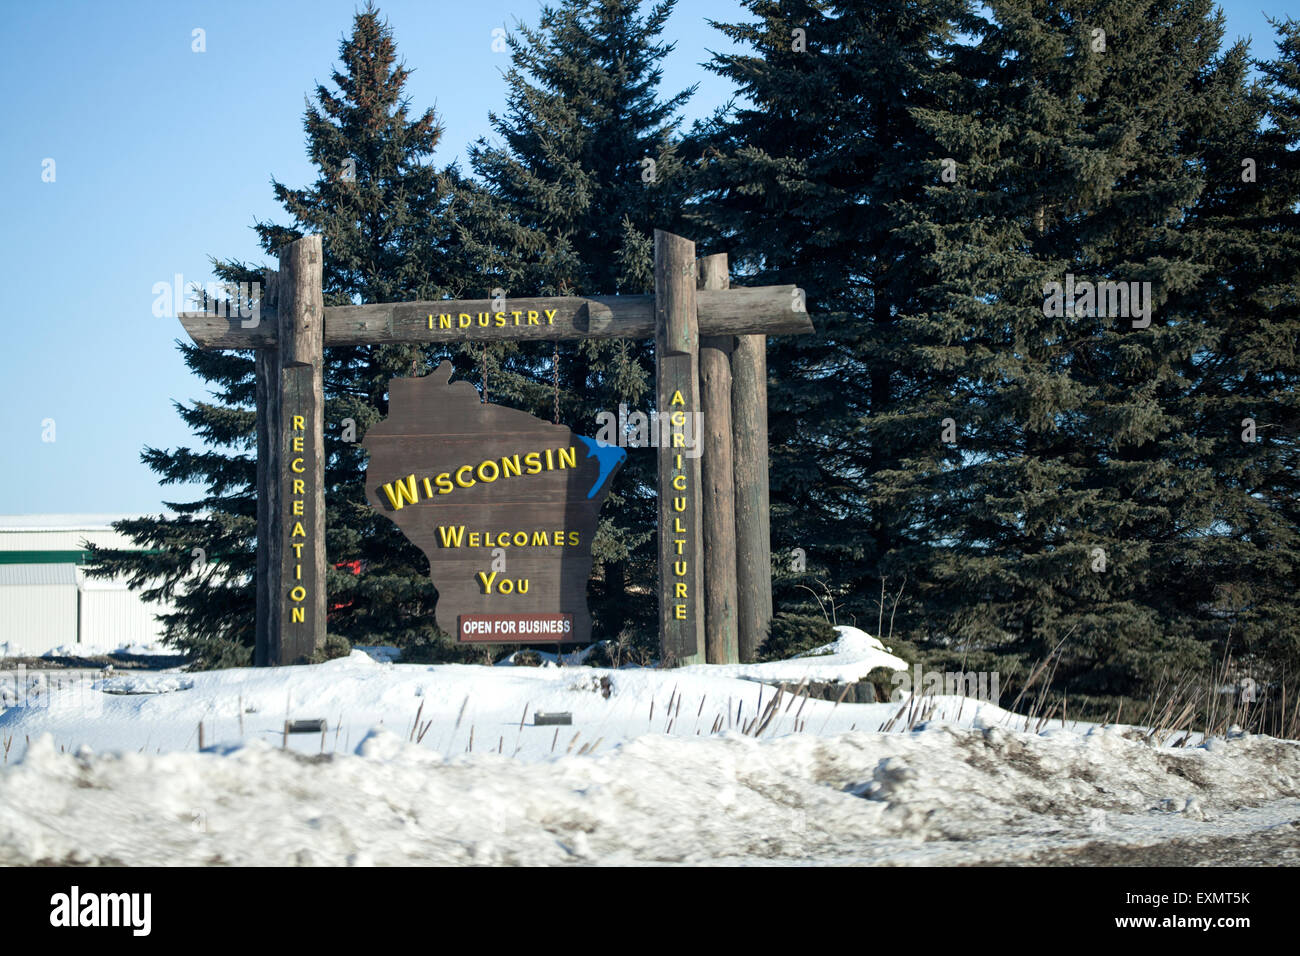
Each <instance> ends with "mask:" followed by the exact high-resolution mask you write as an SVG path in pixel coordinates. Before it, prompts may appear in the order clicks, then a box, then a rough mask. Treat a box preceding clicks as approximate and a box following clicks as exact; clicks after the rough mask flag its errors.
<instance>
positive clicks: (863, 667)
mask: <svg viewBox="0 0 1300 956" xmlns="http://www.w3.org/2000/svg"><path fill="white" fill-rule="evenodd" d="M835 630H836V631H837V632H838V633H839V635H840V636H839V637H838V638H837V639H836V640H834V641H832V642H831V643H830V644H823V645H822V646H821V647H817V648H814V649H813V650H811V651H807V652H805V653H803V654H799V655H798V656H796V657H792V658H790V659H789V660H784V661H770V662H768V663H765V664H701V665H698V666H695V667H683V668H681V669H680V671H681V672H685V673H694V674H713V675H715V676H718V677H743V678H748V679H749V680H775V681H790V682H793V683H796V684H797V683H798V682H799V681H801V680H804V679H805V678H807V679H808V680H810V681H827V682H829V681H856V680H861V679H862V678H864V677H866V676H867V675H868V674H869V673H871V671H873V670H874V669H875V668H877V667H888V668H889V669H890V670H896V671H905V670H907V662H906V661H904V660H903V659H901V658H898V657H895V656H894V655H893V654H891V653H889V650H888V649H887V648H886V647H885V645H884V644H882V643H881V642H880V641H879V640H878V639H876V638H874V637H872V636H871V635H870V634H868V633H867V632H866V631H860V630H858V629H857V628H856V627H849V626H848V625H845V624H840V625H837V626H836V628H835Z"/></svg>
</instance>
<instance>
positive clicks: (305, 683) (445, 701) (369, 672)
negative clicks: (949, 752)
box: [0, 635, 1012, 760]
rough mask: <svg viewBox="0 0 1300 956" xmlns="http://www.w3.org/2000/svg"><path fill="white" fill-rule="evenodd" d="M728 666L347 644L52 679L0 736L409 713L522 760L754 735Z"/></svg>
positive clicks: (850, 723) (166, 737) (125, 738)
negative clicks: (386, 658) (649, 737)
mask: <svg viewBox="0 0 1300 956" xmlns="http://www.w3.org/2000/svg"><path fill="white" fill-rule="evenodd" d="M852 638H853V635H850V636H849V642H850V646H851V642H852ZM843 641H844V639H841V642H843ZM832 646H835V645H832ZM847 653H855V652H847ZM833 656H834V657H836V658H838V657H840V656H841V654H840V653H837V654H835V655H833ZM808 660H811V661H818V660H822V658H809V659H808ZM759 666H765V665H759ZM862 666H865V665H864V664H862V663H858V664H855V665H847V664H843V663H840V664H836V663H832V664H830V665H827V668H828V669H827V671H825V672H822V671H819V670H816V669H814V670H813V673H814V674H817V673H829V672H831V671H833V670H835V669H837V668H849V667H856V668H861V667H862ZM729 671H730V668H726V667H716V668H715V667H707V668H680V669H677V670H658V669H652V668H626V669H620V670H610V669H602V668H593V667H557V666H548V667H505V668H503V667H485V666H479V665H466V664H440V665H424V664H394V663H385V662H381V661H377V660H375V658H374V657H372V656H371V655H370V654H368V653H366V652H363V651H358V650H354V651H353V652H352V654H351V655H350V656H348V657H345V658H339V659H337V660H333V661H329V662H326V663H324V664H316V665H310V666H300V667H275V668H232V669H230V670H223V671H200V672H195V673H186V674H182V673H178V672H167V671H164V672H149V673H139V672H123V673H120V674H116V675H114V676H112V677H108V678H105V679H100V680H94V681H80V682H76V683H73V684H67V683H60V684H58V685H57V686H50V687H48V688H47V689H46V690H45V692H44V693H43V694H42V695H40V696H39V697H36V698H35V699H28V700H25V701H24V700H21V699H17V695H16V693H10V694H7V695H5V696H4V698H3V699H4V700H6V701H9V702H10V703H11V704H13V706H11V708H10V709H9V710H7V711H4V712H3V713H0V736H12V737H13V738H14V739H15V741H16V742H15V743H14V744H13V750H12V752H11V753H10V755H9V758H10V760H13V759H15V758H16V757H18V756H21V753H22V749H23V747H25V741H26V739H27V738H29V737H30V738H31V739H32V740H35V739H36V738H37V737H38V736H40V735H41V734H43V733H49V734H52V735H53V738H54V741H55V744H56V746H58V747H62V748H64V749H65V750H67V751H69V752H71V751H75V750H76V749H77V748H79V747H81V746H83V745H86V746H90V747H93V748H94V749H95V750H97V751H104V750H132V751H139V750H141V749H142V748H143V749H144V751H145V752H152V753H163V752H166V751H169V750H193V749H195V748H196V747H197V745H198V741H199V731H198V727H199V724H200V723H202V724H203V740H204V743H205V744H214V743H220V744H239V743H245V742H248V741H251V740H262V741H266V742H268V743H272V744H275V745H280V744H282V743H283V731H284V723H285V721H286V720H289V719H323V720H325V721H326V723H327V734H326V737H325V739H324V741H322V740H321V738H320V736H319V735H316V736H314V737H311V738H307V737H295V738H292V739H291V740H290V746H291V747H293V748H294V749H297V750H299V751H301V752H303V753H315V754H318V753H321V752H322V750H323V751H324V752H325V753H334V752H336V751H347V750H350V749H351V748H352V747H354V746H355V745H356V742H357V741H358V740H360V738H361V737H362V736H363V735H364V734H365V733H366V732H368V731H369V730H370V729H371V728H372V727H375V726H384V727H387V728H388V729H390V730H392V731H394V732H397V733H400V734H401V735H402V736H409V735H410V733H411V731H412V730H413V729H414V727H415V722H416V719H417V716H418V719H419V723H420V731H419V733H422V734H423V738H422V739H423V742H424V744H425V745H426V746H427V747H431V748H435V749H437V750H440V751H442V752H447V753H456V752H460V751H463V750H467V749H469V748H470V744H471V736H472V737H473V740H472V743H473V746H474V749H475V750H478V751H482V750H485V749H491V750H498V749H499V750H501V752H502V753H504V754H505V755H506V756H516V755H517V756H519V757H520V758H521V759H529V760H535V759H542V758H545V757H548V756H550V755H551V753H552V752H560V753H563V752H564V751H565V749H566V746H570V745H571V746H572V748H573V749H574V750H577V749H581V748H582V747H583V746H587V747H588V748H589V752H593V753H594V752H597V751H601V750H609V749H611V748H613V747H615V746H616V745H617V744H619V743H620V742H623V741H627V740H631V739H633V738H634V737H637V736H640V735H641V734H646V733H665V734H669V735H672V736H679V737H694V736H697V735H701V736H707V735H709V734H710V733H711V732H713V731H714V730H715V729H716V730H719V731H725V730H744V729H746V727H749V728H750V729H751V730H756V729H757V728H756V727H755V726H754V725H756V724H757V721H758V719H760V718H762V717H763V716H765V711H766V709H767V707H768V705H769V704H770V703H771V701H772V699H773V697H774V696H775V695H776V694H777V689H776V688H774V687H770V686H768V685H766V684H757V683H754V682H753V681H752V680H742V679H739V678H738V677H736V676H729ZM842 672H844V673H848V672H849V671H848V670H843V671H842ZM800 673H806V671H801V672H800ZM2 676H3V675H0V677H2ZM787 679H791V680H792V679H793V676H792V675H790V676H788V677H787ZM926 704H927V708H932V712H931V713H928V714H927V715H926V716H930V717H937V718H944V719H952V720H956V721H959V722H961V723H962V724H964V725H966V726H970V725H971V724H972V722H973V721H975V720H976V719H985V720H988V721H990V722H997V721H1000V720H1011V719H1012V718H1011V716H1010V715H1009V714H1007V713H1006V712H1005V711H1003V710H1001V709H999V708H997V707H995V706H993V705H992V704H988V703H980V702H977V701H974V700H966V699H964V698H960V697H936V698H930V699H927V701H926ZM539 710H540V711H565V712H569V713H571V714H572V715H573V724H572V727H571V728H570V727H563V728H561V729H560V731H559V732H558V736H557V730H556V728H555V727H554V726H542V727H534V726H533V714H534V713H535V712H536V711H539ZM899 711H900V707H899V705H898V704H893V703H887V704H847V703H846V704H840V705H838V706H836V704H835V703H834V702H833V701H825V700H808V699H798V700H796V699H795V698H794V697H793V696H792V695H790V694H786V695H785V696H784V698H783V700H782V703H781V705H780V706H779V707H778V708H777V710H776V711H775V712H774V713H773V714H772V715H771V719H770V721H769V722H768V724H767V726H766V728H765V729H764V736H767V737H774V736H778V735H780V734H787V733H791V732H793V731H795V730H796V729H799V730H802V731H805V732H808V733H815V734H827V733H829V734H834V733H841V732H844V731H848V730H875V729H878V728H880V727H882V726H885V725H886V724H889V723H890V722H891V720H892V721H893V726H894V729H903V728H904V727H905V726H906V724H907V722H908V721H907V720H901V721H900V720H899V719H898V714H899ZM1008 725H1009V726H1010V725H1011V724H1008Z"/></svg>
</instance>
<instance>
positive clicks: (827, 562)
mask: <svg viewBox="0 0 1300 956" xmlns="http://www.w3.org/2000/svg"><path fill="white" fill-rule="evenodd" d="M745 6H746V7H747V9H748V11H749V12H750V13H751V14H752V15H753V17H754V18H755V19H753V20H750V21H748V22H741V23H731V24H715V26H717V27H718V28H719V29H720V30H722V32H723V33H724V34H725V35H726V36H728V37H729V38H731V39H732V40H734V41H738V42H739V43H741V44H742V45H743V52H739V53H735V54H727V55H720V56H717V57H715V58H714V60H713V62H712V63H711V64H710V68H711V69H712V70H714V71H715V72H717V73H719V74H721V75H722V76H725V77H728V78H730V79H731V80H732V81H733V82H735V83H736V85H737V87H738V92H739V96H740V99H739V102H738V104H737V105H734V106H733V107H732V108H730V109H727V110H724V111H722V112H720V113H719V115H718V116H716V117H714V119H713V120H712V121H711V122H709V123H706V124H703V125H702V126H701V127H700V128H699V129H698V130H697V131H696V132H697V136H696V138H695V142H696V150H697V156H698V162H699V164H700V172H699V176H698V182H699V188H700V190H701V192H702V198H701V202H700V204H699V207H698V210H697V212H696V217H697V218H696V222H697V223H698V226H697V228H696V231H697V232H707V233H708V234H709V235H710V237H711V241H713V242H715V243H716V244H717V247H718V248H719V249H725V250H727V251H729V252H730V253H731V254H732V263H733V269H734V270H735V271H736V272H737V273H738V274H739V275H738V278H737V281H738V282H740V283H744V284H783V283H795V284H797V285H799V286H800V287H801V288H803V289H804V290H805V291H806V293H807V300H808V301H807V307H808V311H809V312H810V314H811V315H812V317H813V319H814V322H815V324H816V328H817V334H816V335H815V336H806V337H804V336H800V337H787V338H774V339H771V340H769V342H768V372H769V378H770V386H769V389H768V409H769V423H770V445H771V495H772V510H773V514H772V542H773V552H774V554H775V555H776V562H775V563H776V572H777V574H778V587H777V590H776V600H777V607H778V611H780V610H781V609H784V610H786V611H796V610H798V609H800V607H801V606H804V605H811V606H812V607H814V608H815V607H816V604H813V603H812V600H811V598H810V596H809V594H808V589H812V590H813V591H814V592H816V591H821V590H822V589H823V587H825V588H826V589H829V592H830V593H829V595H827V594H825V593H823V594H821V595H819V597H820V598H822V599H825V598H826V597H830V599H831V600H833V601H834V602H835V603H836V604H837V605H840V606H841V610H839V611H838V612H837V615H836V616H837V618H838V619H839V620H840V621H841V622H845V623H847V622H848V621H850V620H855V621H856V622H857V623H858V624H860V625H863V626H868V627H869V629H870V630H872V631H874V630H876V627H877V623H878V621H880V619H881V617H882V614H881V609H880V607H879V606H878V603H879V601H880V589H881V586H882V584H883V585H885V586H886V590H887V591H888V593H889V594H890V595H891V597H890V598H889V599H887V600H886V601H885V602H884V603H885V604H886V605H887V606H886V607H885V609H884V614H883V617H884V618H885V619H888V618H889V617H890V612H891V610H892V609H893V602H894V599H896V598H897V597H898V595H899V592H900V591H902V592H903V594H904V599H901V600H900V601H899V604H898V608H899V612H900V613H899V615H898V616H897V619H896V623H897V625H898V626H899V628H900V629H902V628H905V627H908V626H915V622H917V621H919V620H920V619H922V617H923V615H922V614H921V613H920V610H921V609H920V608H919V607H918V605H917V604H916V602H915V600H914V597H913V595H912V594H909V593H908V589H909V588H911V589H912V591H913V592H914V590H915V581H914V580H913V581H912V582H911V583H910V584H909V581H908V578H909V575H911V576H912V577H914V568H915V567H916V566H917V565H918V564H922V563H924V560H925V559H924V555H925V554H926V553H928V551H929V550H930V549H931V542H930V540H929V538H928V535H927V530H926V529H927V520H928V519H927V515H928V513H929V511H930V509H931V508H932V507H933V506H934V502H932V501H929V500H926V499H925V497H924V496H923V495H919V494H917V490H916V489H917V487H918V484H919V482H920V481H921V478H922V476H924V475H926V474H929V473H932V472H933V471H934V470H935V469H937V468H938V467H939V463H940V462H941V461H942V460H943V459H944V458H945V457H948V456H949V455H950V454H951V452H950V450H949V449H948V447H947V446H945V445H944V444H943V443H942V442H940V440H939V439H940V429H941V427H942V426H941V424H940V418H941V415H942V414H943V413H946V412H944V410H945V409H948V408H949V407H950V406H948V405H947V404H946V403H945V404H944V405H943V406H942V408H941V407H940V406H939V405H938V404H937V402H938V398H937V396H947V395H948V394H950V393H951V390H952V388H953V378H952V376H951V374H949V373H947V372H945V370H944V366H943V364H942V362H940V361H931V360H929V358H928V357H922V356H921V355H920V353H919V352H918V350H917V345H918V343H917V342H916V341H915V340H914V339H913V338H912V337H911V336H910V335H909V334H908V332H907V329H906V327H905V325H904V320H905V318H906V317H907V316H908V315H910V314H913V313H916V312H918V311H921V310H923V309H925V308H927V304H926V299H925V296H926V294H927V291H926V290H927V283H926V282H925V281H923V280H922V279H921V278H920V277H919V274H918V271H917V270H918V267H919V265H920V259H919V257H918V256H917V255H916V253H915V250H916V248H917V243H918V239H917V237H916V236H914V235H912V234H911V233H909V231H908V229H909V226H910V225H911V222H912V219H913V218H914V217H913V214H912V212H911V207H912V206H913V205H914V204H916V203H917V202H920V201H922V200H923V199H924V196H925V193H926V187H927V184H928V183H930V182H932V181H934V180H935V179H936V178H937V175H938V173H939V167H938V164H937V163H936V162H934V161H933V160H932V157H933V156H934V154H935V148H934V146H933V142H932V137H931V135H930V134H929V133H928V132H927V131H926V130H925V129H923V128H922V127H921V126H920V125H919V124H918V123H917V122H916V121H915V120H914V118H913V116H912V111H913V110H914V109H918V108H921V107H924V106H926V105H927V104H931V103H933V102H934V100H935V97H936V96H937V95H938V92H939V91H940V90H942V89H943V88H944V86H945V85H946V83H947V82H948V81H947V80H946V74H947V72H948V71H949V70H950V69H951V66H950V64H949V57H950V52H949V49H948V48H949V46H950V44H951V38H952V35H953V33H954V31H955V29H956V28H957V26H959V25H961V24H962V23H963V21H964V19H965V18H967V17H968V16H969V14H968V12H967V10H966V7H965V5H964V4H963V3H961V2H960V0H953V2H948V0H936V2H930V3H923V4H917V3H912V2H903V0H899V2H893V0H886V2H882V3H875V4H869V5H868V4H861V3H833V2H806V0H749V2H747V3H746V4H745ZM923 358H924V360H922V359H923ZM794 549H800V550H801V551H802V552H804V554H805V555H806V560H807V573H800V572H798V570H797V568H796V569H795V571H794V572H791V570H790V569H791V561H790V559H789V557H788V555H790V554H791V552H793V550H794ZM907 621H912V622H913V624H912V625H908V624H907V623H906V622H907Z"/></svg>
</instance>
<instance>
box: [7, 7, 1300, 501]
mask: <svg viewBox="0 0 1300 956" xmlns="http://www.w3.org/2000/svg"><path fill="white" fill-rule="evenodd" d="M1270 5H1271V7H1272V9H1270V10H1269V12H1270V13H1273V14H1274V15H1282V14H1285V13H1291V14H1292V15H1296V14H1297V13H1300V10H1296V9H1294V6H1295V4H1294V0H1292V2H1286V3H1283V2H1280V0H1272V3H1271V4H1270ZM358 6H359V4H358V3H354V2H353V0H342V2H340V0H263V2H258V3H253V2H248V0H226V2H220V3H197V2H162V0H159V2H139V0H133V2H123V3H103V2H90V0H88V2H79V3H74V2H46V3H16V2H13V0H5V2H4V4H3V21H2V22H3V23H4V27H3V30H2V31H0V91H3V94H2V95H3V99H2V100H0V103H3V106H2V107H0V109H3V124H2V127H0V128H2V130H3V132H2V134H0V135H3V144H4V148H3V150H0V223H2V225H0V283H2V284H3V289H4V290H5V295H4V302H5V309H6V312H7V313H8V314H7V316H6V317H5V319H4V320H3V324H2V326H0V327H3V329H4V334H5V339H4V344H3V346H2V347H0V389H3V392H2V394H3V405H2V409H3V410H2V411H0V447H3V448H4V450H5V458H4V467H0V513H4V514H15V513H17V514H21V513H34V512H156V511H158V510H160V509H161V507H162V501H163V500H190V499H192V498H195V497H198V491H197V489H184V488H181V489H178V488H176V487H169V488H166V489H163V488H160V486H159V485H158V484H157V481H156V479H155V476H154V474H153V473H152V472H151V471H149V469H147V468H146V467H145V466H144V465H143V464H141V463H140V450H141V449H142V448H143V447H144V446H145V445H153V446H156V447H163V448H167V447H175V446H177V445H182V444H193V439H192V436H191V435H190V433H189V432H188V430H187V429H186V428H185V427H184V425H183V424H182V423H181V421H180V419H179V418H178V417H177V415H176V413H175V411H174V409H173V408H172V402H173V401H182V402H186V401H189V400H192V399H195V398H200V397H206V392H205V388H204V384H203V383H202V382H201V381H200V380H199V379H197V378H196V377H194V376H192V375H190V374H189V372H188V371H187V370H186V369H185V367H184V365H183V364H182V362H181V359H180V356H179V354H178V353H177V351H176V349H175V345H174V341H175V339H176V338H177V337H178V336H179V335H181V334H182V332H181V329H180V325H179V323H177V321H176V320H175V319H174V318H155V317H154V316H153V313H152V306H153V302H154V294H153V293H152V291H151V290H152V288H153V286H154V283H157V282H163V281H171V279H172V276H173V275H174V274H175V273H181V274H183V275H184V277H185V280H186V281H187V282H190V281H198V282H206V281H209V280H210V279H211V278H212V276H211V273H210V272H209V263H208V256H220V257H222V258H239V259H247V260H250V261H253V262H265V261H266V257H265V256H264V255H263V254H262V253H261V251H260V250H259V248H258V246H257V243H256V237H255V234H254V233H253V231H252V229H251V228H250V227H251V225H252V223H253V222H254V220H255V219H257V218H265V219H275V220H277V221H281V222H284V221H286V217H285V216H284V214H283V212H282V210H281V209H280V207H279V206H278V205H277V204H276V203H275V201H274V199H273V197H272V195H271V190H270V186H269V181H270V178H271V176H272V175H274V176H275V177H276V178H278V179H279V180H280V181H282V182H285V183H287V184H289V185H293V186H301V185H304V184H306V183H309V182H311V181H312V180H313V179H314V171H313V169H312V168H311V166H310V164H309V163H308V162H307V159H306V156H305V152H304V135H303V130H302V114H303V107H304V97H305V96H306V95H307V94H308V93H309V92H310V91H311V90H312V89H313V87H314V86H315V85H316V83H318V82H326V81H327V80H328V79H329V74H330V72H331V69H332V67H333V66H334V64H335V61H336V56H337V52H338V45H339V41H340V39H341V38H342V36H343V35H344V34H345V33H346V32H347V31H349V30H350V27H351V22H352V16H353V14H354V12H355V11H356V9H357V8H358ZM539 6H540V4H539V3H537V2H535V0H475V2H472V3H460V2H448V0H436V2H435V0H389V2H386V3H381V4H380V9H381V11H382V12H383V13H384V14H385V16H386V17H387V18H388V20H389V22H390V23H391V25H392V27H393V29H394V33H395V36H396V39H397V44H398V50H399V52H400V53H401V55H402V56H403V57H404V59H405V60H406V62H407V64H408V65H409V66H411V67H413V68H414V69H415V73H414V75H413V76H412V78H411V80H410V83H409V86H408V92H409V94H410V96H411V101H412V104H411V105H412V109H413V110H417V111H418V110H420V109H423V108H425V107H427V106H432V107H434V108H435V109H436V110H437V111H438V113H439V115H440V116H441V119H442V122H443V124H444V126H445V127H446V131H445V134H444V136H443V141H442V148H441V150H440V152H439V153H438V154H436V155H435V156H434V161H435V162H436V163H437V164H438V165H444V164H446V163H448V162H451V161H453V160H455V159H458V158H459V159H461V160H462V161H463V160H464V157H465V154H466V150H465V147H466V144H468V143H470V142H472V141H473V140H474V139H475V138H477V137H478V136H480V135H486V134H487V133H488V132H489V131H488V127H487V114H488V111H489V110H498V111H499V110H500V109H501V108H502V106H503V104H504V89H505V88H504V83H503V81H502V77H501V73H502V70H503V69H504V67H505V66H506V60H507V57H506V55H505V54H494V53H493V52H492V50H491V43H492V29H493V28H494V27H500V26H506V27H513V25H514V24H515V22H516V20H523V21H524V22H526V23H533V22H535V21H536V17H537V10H538V8H539ZM1225 7H1226V10H1227V13H1228V28H1229V29H1228V33H1229V37H1235V36H1243V35H1251V36H1253V37H1254V39H1255V43H1254V51H1255V52H1256V55H1260V56H1269V55H1272V51H1273V46H1272V39H1271V37H1272V35H1271V32H1270V31H1269V30H1268V27H1267V24H1266V22H1265V20H1264V13H1263V12H1262V11H1261V8H1260V4H1259V3H1258V2H1257V0H1230V2H1229V3H1227V4H1226V5H1225ZM738 16H739V4H738V3H736V2H735V0H681V2H680V3H679V5H678V9H677V10H676V12H675V13H674V15H673V17H672V19H671V20H670V21H669V25H668V29H667V31H666V38H667V39H669V40H673V41H675V42H676V43H677V49H676V51H675V52H674V53H673V54H672V55H671V56H670V57H669V59H668V61H667V63H666V64H665V70H664V74H665V76H664V89H665V91H676V90H678V89H681V88H683V87H686V86H689V85H690V84H692V83H695V82H699V83H700V84H701V86H700V91H699V92H698V93H697V95H696V97H695V99H694V100H693V101H692V103H691V104H690V105H689V106H688V108H687V111H686V116H687V118H688V119H693V118H695V117H697V116H702V115H705V114H707V113H709V112H711V111H712V110H713V109H714V108H715V107H717V106H718V105H720V104H721V103H723V102H724V101H725V100H726V99H727V98H728V96H729V95H730V91H729V89H728V87H727V86H726V85H725V84H724V83H723V82H721V81H720V80H718V79H717V78H716V77H714V76H713V75H712V74H709V73H706V72H705V71H704V70H702V69H701V68H700V66H699V64H700V63H701V62H703V61H704V60H706V59H707V58H708V51H709V50H711V49H712V50H717V49H725V48H727V46H728V44H727V43H726V41H725V39H724V38H723V37H722V36H721V35H720V34H718V33H717V32H716V31H713V30H711V29H710V28H709V27H708V25H707V23H706V22H705V21H706V20H707V19H710V18H711V19H717V20H728V19H734V18H737V17H738ZM196 27H199V28H202V29H203V30H205V31H206V46H207V50H206V52H204V53H201V54H200V53H194V52H192V51H191V43H192V40H191V31H192V30H193V29H194V28H196ZM47 158H49V159H53V160H54V161H55V181H54V182H52V183H47V182H43V181H42V164H43V161H44V160H45V159H47ZM46 419H53V421H54V438H55V440H54V441H53V442H45V441H42V436H43V433H44V432H45V431H46V429H45V428H44V426H43V422H44V421H45V420H46Z"/></svg>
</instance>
